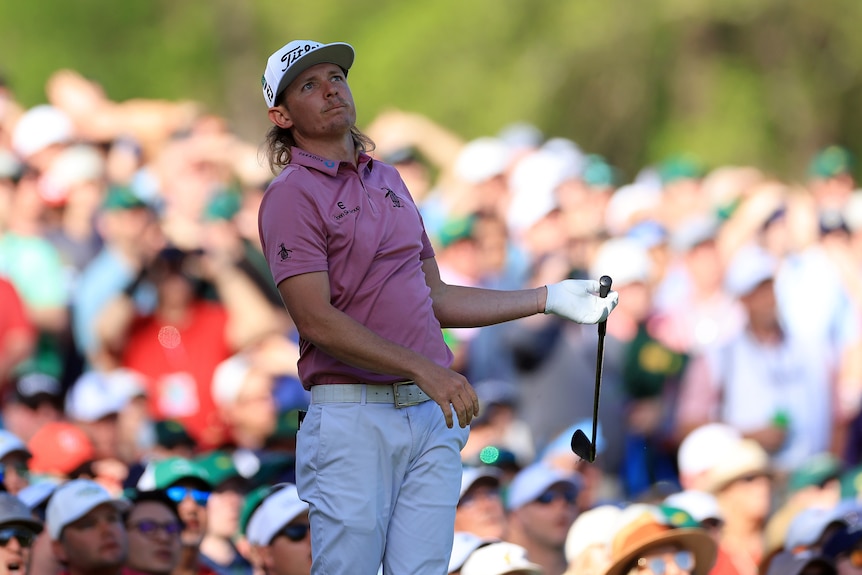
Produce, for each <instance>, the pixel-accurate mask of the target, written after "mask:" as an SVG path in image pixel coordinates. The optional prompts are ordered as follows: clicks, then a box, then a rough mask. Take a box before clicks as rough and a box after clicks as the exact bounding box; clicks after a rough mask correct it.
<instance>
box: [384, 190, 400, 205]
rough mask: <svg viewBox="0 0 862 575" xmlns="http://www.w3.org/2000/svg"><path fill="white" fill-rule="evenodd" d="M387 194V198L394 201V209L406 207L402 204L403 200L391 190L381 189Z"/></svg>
mask: <svg viewBox="0 0 862 575" xmlns="http://www.w3.org/2000/svg"><path fill="white" fill-rule="evenodd" d="M381 189H382V190H384V191H385V192H386V197H387V198H389V199H390V200H391V201H392V207H393V208H401V207H404V206H403V204H402V203H401V198H399V197H398V194H396V193H395V192H393V191H392V190H390V189H389V188H381Z"/></svg>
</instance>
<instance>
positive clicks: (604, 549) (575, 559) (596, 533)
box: [564, 505, 622, 575]
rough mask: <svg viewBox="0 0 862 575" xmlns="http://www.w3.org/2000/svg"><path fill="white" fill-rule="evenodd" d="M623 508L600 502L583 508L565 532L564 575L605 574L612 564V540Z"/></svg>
mask: <svg viewBox="0 0 862 575" xmlns="http://www.w3.org/2000/svg"><path fill="white" fill-rule="evenodd" d="M621 513H622V509H620V508H619V507H617V506H615V505H599V506H598V507H594V508H592V509H589V510H587V511H584V512H583V513H581V514H580V515H578V518H577V519H575V522H574V523H572V526H571V527H570V528H569V532H568V533H567V534H566V547H565V551H566V561H567V562H568V568H567V569H566V572H565V573H564V575H603V574H604V572H605V570H606V569H607V568H608V567H610V565H611V548H610V543H611V539H612V538H613V535H614V530H615V528H616V525H617V523H618V522H619V518H620V514H621Z"/></svg>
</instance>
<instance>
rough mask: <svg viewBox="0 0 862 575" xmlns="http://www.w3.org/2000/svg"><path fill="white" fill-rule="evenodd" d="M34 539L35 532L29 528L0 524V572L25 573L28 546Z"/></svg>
mask: <svg viewBox="0 0 862 575" xmlns="http://www.w3.org/2000/svg"><path fill="white" fill-rule="evenodd" d="M35 540H36V534H35V533H34V532H32V531H31V530H30V529H25V528H24V527H19V526H13V525H0V572H2V573H9V574H10V575H14V574H16V573H21V574H24V573H27V568H28V566H29V565H30V548H31V547H32V545H33V542H34V541H35ZM4 569H5V571H4Z"/></svg>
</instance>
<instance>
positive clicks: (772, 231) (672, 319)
mask: <svg viewBox="0 0 862 575" xmlns="http://www.w3.org/2000/svg"><path fill="white" fill-rule="evenodd" d="M46 98H47V103H46V104H42V105H37V106H33V107H30V108H27V107H25V106H23V105H21V104H20V103H19V102H18V101H17V100H16V98H15V93H14V91H13V87H11V86H8V85H6V84H4V83H3V82H2V81H0V421H2V429H0V477H2V485H3V489H4V490H5V491H6V492H7V494H2V493H0V575H3V573H6V572H8V573H22V574H23V573H28V572H29V573H34V574H37V575H57V574H59V573H61V572H69V573H70V574H71V575H77V574H78V573H90V572H94V573H95V572H98V573H102V572H104V573H119V572H128V573H131V572H134V573H154V574H155V573H164V574H167V573H175V574H181V573H201V574H203V573H217V574H219V575H221V574H240V573H253V572H254V573H279V574H284V575H287V574H294V573H296V574H299V573H308V570H309V566H310V540H309V539H310V538H309V537H308V523H307V506H305V504H304V503H303V502H301V501H300V500H299V499H298V496H297V495H296V490H295V487H294V486H293V485H292V482H293V480H294V476H293V464H294V460H293V454H294V453H293V446H294V444H295V443H294V442H295V434H296V430H297V426H298V424H299V414H300V413H301V411H302V410H303V409H304V408H306V407H307V405H308V402H309V395H308V392H307V391H306V390H305V389H303V387H302V384H301V382H300V381H299V380H298V378H297V373H296V360H297V358H298V356H299V340H298V336H297V334H296V331H295V329H294V327H293V325H292V323H291V320H290V317H289V316H288V315H287V314H286V312H285V310H284V308H283V305H282V302H281V299H280V296H279V294H278V291H277V290H276V288H275V286H274V285H273V282H272V278H271V276H270V275H269V270H268V267H267V264H266V262H265V260H264V258H263V256H262V254H261V252H260V246H259V240H258V231H257V209H258V206H259V203H260V200H261V197H262V196H263V194H264V191H265V189H266V186H267V184H268V183H269V181H270V179H271V178H272V177H273V174H272V173H270V172H269V169H268V168H267V167H266V166H265V165H264V162H262V161H261V158H260V154H259V149H258V142H246V141H243V140H242V139H241V138H239V137H238V136H237V135H236V134H235V133H234V132H233V131H232V130H231V128H230V126H229V123H228V122H227V121H226V120H225V119H223V118H220V117H218V116H216V115H213V114H210V113H208V112H207V111H206V110H204V109H202V108H201V107H200V106H199V105H197V104H196V103H194V102H173V101H157V100H128V101H122V102H117V101H113V100H112V99H110V98H109V96H108V95H107V94H105V92H104V90H103V89H102V87H101V86H100V85H98V84H97V83H95V82H93V81H92V80H89V79H87V78H85V77H83V76H81V75H80V74H78V73H76V72H74V71H71V70H60V71H58V72H56V73H55V74H53V75H52V76H51V77H50V78H49V79H48V82H47V83H46ZM363 129H364V131H365V132H366V133H367V134H368V135H369V136H370V137H371V138H372V140H374V141H375V143H376V146H377V147H376V150H375V151H374V152H373V156H374V157H375V158H377V159H380V160H382V161H385V162H388V163H391V164H393V165H394V166H396V167H397V168H398V170H399V172H400V173H401V175H402V177H403V179H404V180H405V182H406V184H407V187H408V189H409V190H410V191H411V193H412V195H413V197H414V200H415V201H416V203H417V205H418V206H419V207H420V210H421V213H422V216H423V219H424V222H425V226H426V229H427V231H428V234H429V237H431V239H432V242H433V243H434V246H435V250H436V255H437V260H438V264H439V267H440V272H441V277H442V279H443V280H444V281H446V282H448V283H456V284H461V285H468V286H482V287H491V288H506V289H515V288H522V287H535V286H541V285H544V284H548V283H552V282H557V281H560V280H562V279H565V278H592V279H596V278H598V277H599V276H601V275H609V276H611V278H612V279H613V289H614V290H616V291H618V292H619V294H620V303H619V306H618V307H617V309H616V310H615V311H614V313H613V314H612V315H611V317H610V318H609V320H608V322H607V338H606V342H605V347H604V361H603V370H602V378H601V383H602V387H601V389H602V393H601V400H600V404H599V420H598V432H599V433H598V438H597V440H598V441H597V443H598V445H597V448H598V449H597V451H598V457H597V459H596V461H595V462H594V463H588V462H586V461H581V460H580V459H579V458H578V457H577V456H575V455H574V454H573V453H572V451H571V448H570V440H571V437H572V435H573V433H574V432H575V430H577V429H582V430H584V431H585V432H586V433H587V435H590V430H591V427H592V423H593V422H592V408H593V392H594V386H595V384H596V368H597V357H596V354H597V335H596V328H595V326H589V325H588V326H584V325H579V324H573V323H570V322H566V321H562V320H560V319H559V318H556V317H554V316H550V315H547V316H537V317H532V318H529V319H525V320H522V321H519V322H515V323H512V324H502V325H498V326H492V327H487V328H481V329H451V330H447V331H446V332H445V334H444V335H445V338H446V341H447V343H448V344H449V345H450V347H451V348H452V350H453V352H454V353H455V358H456V359H455V361H456V364H455V368H456V369H457V370H458V371H460V372H462V373H463V374H465V375H466V376H467V377H468V379H469V380H470V381H471V382H472V383H473V384H474V386H475V388H476V392H477V394H478V396H479V399H480V405H481V413H480V416H479V418H478V419H476V420H475V421H474V423H473V425H472V429H471V434H470V439H469V440H468V443H467V445H466V447H465V448H464V450H463V452H462V454H463V460H464V466H465V467H464V476H463V480H462V496H461V500H460V502H459V505H458V512H457V516H456V533H455V545H454V547H453V553H452V558H451V562H450V567H451V569H450V572H453V573H455V572H460V573H463V574H464V575H503V574H506V573H535V574H544V575H561V574H562V573H567V574H569V575H573V574H593V573H594V574H603V573H609V574H617V573H621V574H628V573H635V572H636V573H641V574H646V575H649V574H651V573H656V574H660V573H698V574H705V573H717V574H738V575H750V574H755V573H771V574H778V573H791V574H797V573H800V574H801V573H835V572H840V573H862V523H859V510H860V509H862V507H860V506H862V502H859V501H860V498H862V447H860V446H862V416H860V407H862V330H860V327H862V191H858V190H857V182H856V179H855V173H856V160H855V157H854V154H853V153H852V152H851V151H849V150H847V149H844V148H842V147H840V146H837V145H833V146H829V147H826V148H824V149H822V150H820V151H817V152H816V153H813V154H812V158H811V162H810V165H809V166H805V167H804V170H806V171H805V174H806V177H805V178H804V179H803V180H802V181H786V180H783V179H781V178H778V177H775V176H774V175H772V174H769V173H767V172H765V171H763V170H761V169H759V168H758V167H756V166H706V165H704V164H703V163H702V162H701V161H700V160H699V159H698V158H696V157H693V156H689V155H685V154H679V155H676V156H673V157H669V158H666V159H664V160H663V161H661V162H659V163H657V164H655V165H650V166H645V167H644V168H643V169H642V170H641V171H640V172H639V173H638V174H637V175H636V176H635V177H633V178H624V177H623V174H622V173H621V171H620V170H619V169H618V168H616V167H615V166H613V165H612V164H611V163H609V162H608V160H607V159H605V158H603V157H602V156H600V155H598V154H594V153H591V152H590V151H587V150H583V149H582V148H581V147H579V145H578V144H577V143H576V142H575V141H574V140H571V139H567V138H563V137H557V136H548V135H546V134H543V133H542V132H541V131H539V130H538V129H537V128H536V127H534V126H531V125H529V124H520V123H519V124H511V125H506V126H501V128H500V130H499V132H498V133H496V134H493V135H487V136H483V137H479V138H475V139H472V140H466V139H464V138H462V137H461V136H459V135H458V134H456V133H453V132H452V131H451V130H449V129H446V128H444V127H442V126H440V125H438V124H436V123H434V122H432V121H431V120H429V119H428V118H426V117H423V116H421V115H418V114H413V113H408V112H403V111H399V110H389V111H386V112H384V113H382V114H380V115H379V116H378V117H377V118H375V119H374V120H373V121H372V122H370V123H369V124H368V125H367V126H364V128H363ZM262 139H263V134H261V140H262ZM802 171H803V170H802V169H800V172H802Z"/></svg>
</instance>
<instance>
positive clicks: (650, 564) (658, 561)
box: [637, 551, 694, 575]
mask: <svg viewBox="0 0 862 575" xmlns="http://www.w3.org/2000/svg"><path fill="white" fill-rule="evenodd" d="M668 559H670V560H671V561H673V562H674V563H675V564H676V566H677V568H678V569H680V570H681V571H691V570H692V569H694V553H692V552H691V551H677V552H676V553H673V554H671V553H668V554H666V555H663V556H661V557H652V558H650V559H646V558H644V557H641V558H640V559H638V562H637V569H638V571H643V570H645V569H649V570H650V571H652V572H653V573H655V575H665V573H667V568H668V565H669V564H670V562H669V561H668Z"/></svg>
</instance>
